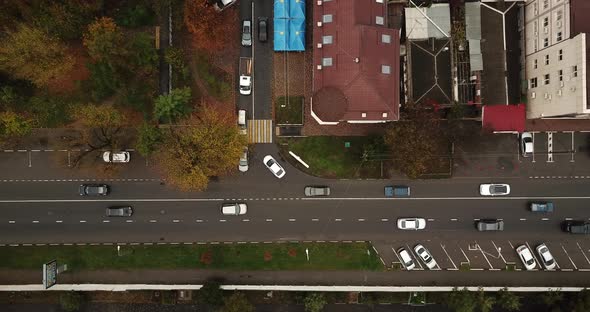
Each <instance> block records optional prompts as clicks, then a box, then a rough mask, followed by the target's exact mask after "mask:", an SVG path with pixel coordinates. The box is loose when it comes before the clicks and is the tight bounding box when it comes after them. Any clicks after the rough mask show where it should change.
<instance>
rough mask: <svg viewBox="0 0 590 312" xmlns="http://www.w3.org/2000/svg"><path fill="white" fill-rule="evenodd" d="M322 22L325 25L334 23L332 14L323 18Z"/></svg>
mask: <svg viewBox="0 0 590 312" xmlns="http://www.w3.org/2000/svg"><path fill="white" fill-rule="evenodd" d="M322 22H324V23H331V22H332V14H325V15H323V16H322Z"/></svg>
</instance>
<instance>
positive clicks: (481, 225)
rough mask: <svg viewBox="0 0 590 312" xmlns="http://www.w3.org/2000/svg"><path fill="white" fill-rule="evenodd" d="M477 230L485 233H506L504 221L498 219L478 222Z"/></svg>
mask: <svg viewBox="0 0 590 312" xmlns="http://www.w3.org/2000/svg"><path fill="white" fill-rule="evenodd" d="M477 230H478V231H480V232H485V231H504V221H502V220H498V219H483V220H479V221H477Z"/></svg>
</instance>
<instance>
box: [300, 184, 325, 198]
mask: <svg viewBox="0 0 590 312" xmlns="http://www.w3.org/2000/svg"><path fill="white" fill-rule="evenodd" d="M304 192H305V196H309V197H314V196H330V187H329V186H306V187H305V190H304Z"/></svg>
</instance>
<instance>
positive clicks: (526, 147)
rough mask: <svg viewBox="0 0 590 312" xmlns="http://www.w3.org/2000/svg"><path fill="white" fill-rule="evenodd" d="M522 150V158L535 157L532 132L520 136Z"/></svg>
mask: <svg viewBox="0 0 590 312" xmlns="http://www.w3.org/2000/svg"><path fill="white" fill-rule="evenodd" d="M520 148H521V149H522V157H529V156H531V155H533V149H534V146H533V135H532V134H531V133H530V132H523V133H522V134H521V135H520Z"/></svg>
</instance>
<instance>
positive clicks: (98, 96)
mask: <svg viewBox="0 0 590 312" xmlns="http://www.w3.org/2000/svg"><path fill="white" fill-rule="evenodd" d="M86 67H87V68H88V70H89V71H90V79H89V81H88V84H89V86H88V89H89V90H88V92H89V93H90V95H91V97H92V99H93V100H94V101H97V102H100V101H102V100H104V99H106V98H108V97H109V96H111V95H113V94H114V93H115V92H116V91H117V90H118V89H119V88H121V85H122V82H121V78H120V76H119V74H118V73H117V70H116V68H115V67H114V66H113V65H112V64H110V63H108V62H104V61H98V62H96V63H87V64H86Z"/></svg>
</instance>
